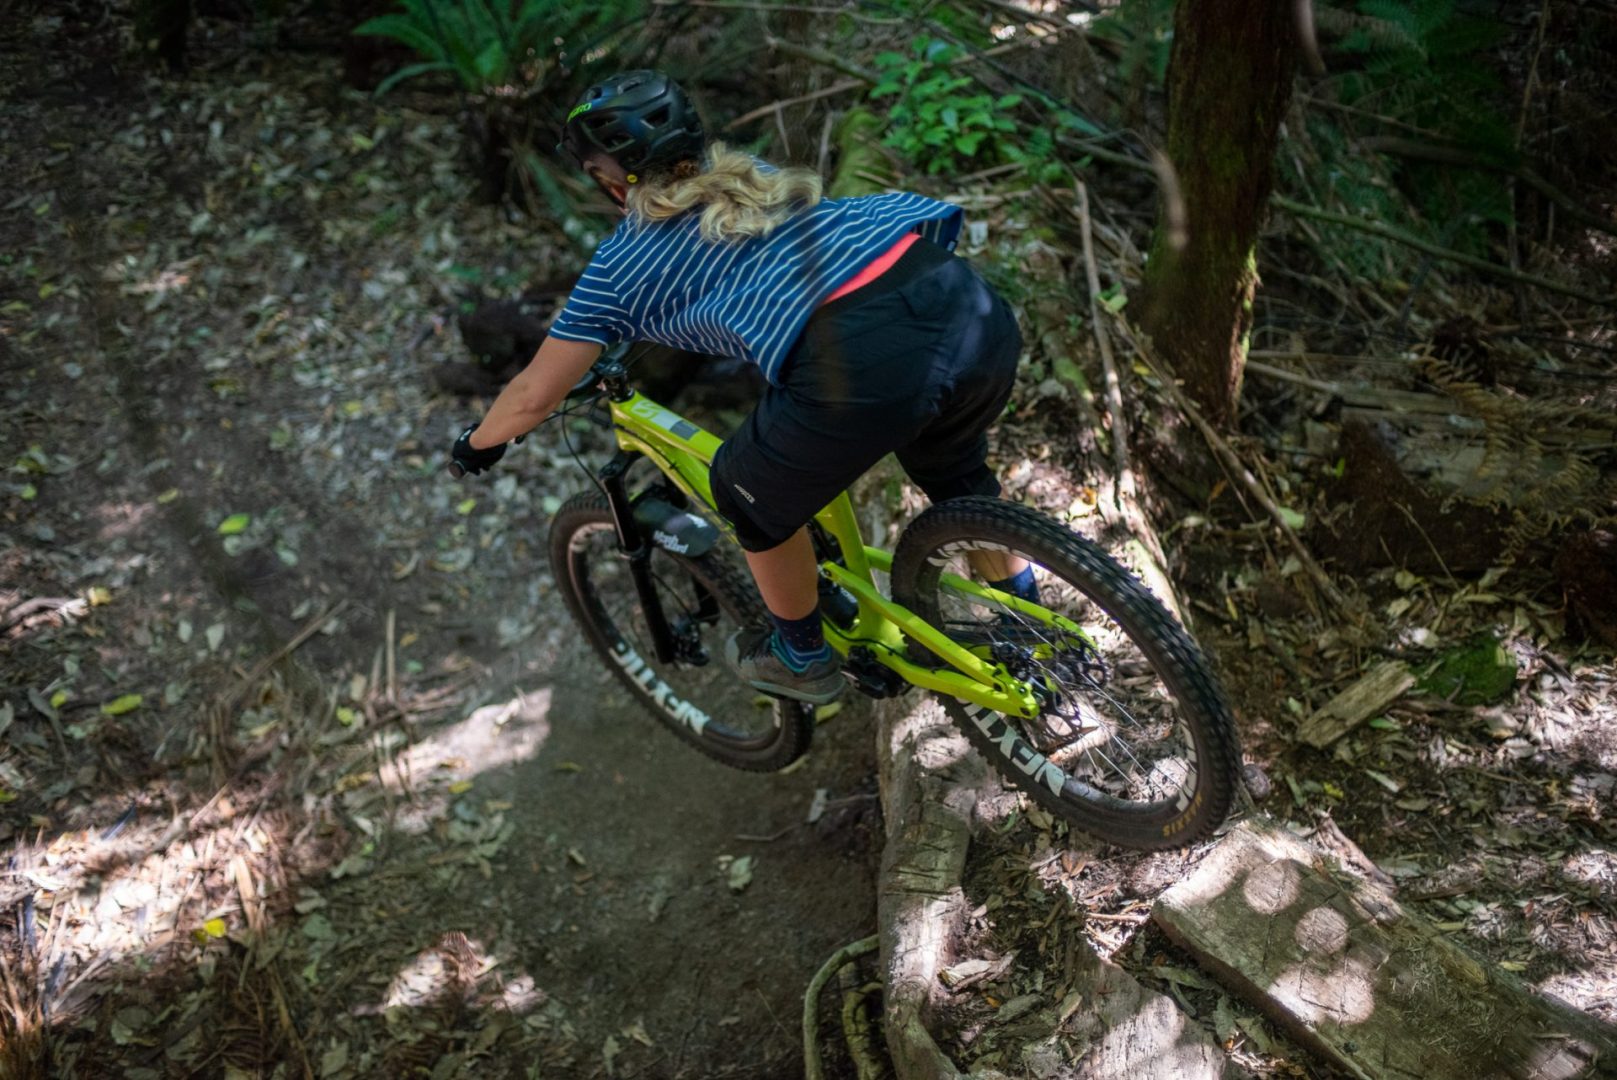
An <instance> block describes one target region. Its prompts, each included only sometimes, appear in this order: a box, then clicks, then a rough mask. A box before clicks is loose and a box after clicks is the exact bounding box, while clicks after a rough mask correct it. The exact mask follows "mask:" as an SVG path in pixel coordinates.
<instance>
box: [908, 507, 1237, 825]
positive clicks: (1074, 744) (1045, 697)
mask: <svg viewBox="0 0 1617 1080" xmlns="http://www.w3.org/2000/svg"><path fill="white" fill-rule="evenodd" d="M1016 556H1019V557H1020V558H1022V559H1026V560H1027V561H1028V562H1029V563H1031V564H1032V565H1033V571H1034V576H1035V580H1036V582H1037V585H1038V590H1039V600H1038V604H1039V606H1040V607H1041V608H1042V609H1044V610H1043V611H1038V610H1034V609H1027V608H1022V607H1020V606H1014V605H1011V604H1006V603H1004V602H1002V601H1000V600H998V599H997V598H995V597H990V596H984V595H983V594H982V593H981V592H980V591H979V590H978V589H976V588H974V587H973V586H972V585H971V579H972V578H973V576H974V575H973V567H974V564H975V565H978V566H981V565H985V564H986V565H997V566H1000V567H1001V568H1003V567H1004V566H1006V565H1008V564H1007V563H1006V562H1005V560H1006V559H1007V558H1008V557H1016ZM975 577H976V580H977V581H979V582H980V581H981V580H982V575H981V574H980V573H979V574H977V575H975ZM892 584H893V597H894V599H895V600H897V601H898V602H899V603H901V604H903V605H904V606H905V607H907V608H909V609H910V610H911V611H914V612H915V613H916V614H918V615H920V616H922V617H923V618H925V619H926V620H927V621H928V622H930V623H932V625H933V626H936V627H937V628H939V629H940V630H943V631H944V632H945V633H946V634H948V635H949V636H950V637H951V638H952V639H954V640H955V641H956V642H959V643H960V644H962V645H964V646H966V647H967V648H969V649H971V650H972V651H974V652H976V653H977V654H978V655H980V656H982V657H983V658H984V659H985V660H990V661H992V662H996V663H1001V664H1004V665H1005V666H1006V667H1007V668H1008V669H1010V671H1011V673H1012V674H1013V675H1014V676H1015V677H1016V678H1018V679H1021V680H1024V681H1025V682H1026V683H1027V684H1028V686H1029V687H1030V688H1031V689H1032V691H1033V693H1034V696H1035V697H1036V698H1037V699H1038V701H1039V703H1040V706H1041V708H1040V714H1039V716H1038V717H1036V718H1034V719H1031V720H1023V719H1019V718H1016V717H1011V716H1005V715H1002V714H999V713H996V712H993V711H992V710H989V709H986V708H983V707H982V706H978V705H972V704H968V703H966V702H962V701H959V700H957V699H954V698H944V699H943V704H944V708H945V709H946V710H947V711H948V713H949V715H950V718H951V719H953V720H954V722H955V723H956V724H958V725H959V726H960V728H961V729H962V730H963V731H964V732H965V734H966V736H967V738H969V739H970V740H971V742H972V743H973V745H975V746H976V747H977V749H978V750H979V751H981V752H982V753H983V755H984V756H986V757H987V758H988V759H989V760H990V761H991V762H993V764H994V766H995V768H996V769H997V770H998V771H999V772H1000V773H1001V774H1002V775H1004V776H1005V777H1006V778H1007V779H1008V780H1010V781H1011V782H1012V783H1013V784H1015V785H1016V786H1017V787H1019V788H1021V789H1022V790H1023V791H1025V792H1027V793H1028V794H1029V795H1030V796H1031V797H1032V798H1033V799H1034V801H1035V802H1037V803H1038V804H1039V805H1040V806H1042V807H1044V808H1045V809H1046V810H1048V811H1050V812H1051V813H1052V814H1055V815H1056V816H1058V817H1060V818H1062V819H1063V820H1065V821H1067V822H1069V823H1071V824H1072V825H1073V826H1075V827H1077V828H1080V829H1082V830H1084V831H1085V832H1087V833H1090V834H1091V835H1093V836H1095V837H1097V838H1099V839H1101V840H1105V841H1108V842H1110V843H1114V844H1117V845H1119V846H1122V847H1129V848H1136V849H1140V850H1154V849H1160V848H1170V847H1178V846H1182V845H1185V844H1189V843H1191V842H1192V841H1195V840H1198V839H1200V838H1202V837H1204V836H1206V835H1207V834H1208V833H1210V832H1211V831H1212V830H1213V829H1214V828H1215V827H1216V826H1217V825H1218V824H1219V823H1220V822H1221V821H1223V820H1224V817H1225V815H1227V814H1228V813H1229V810H1230V805H1231V802H1232V801H1233V799H1234V796H1235V790H1236V782H1237V774H1238V769H1239V763H1240V757H1241V755H1240V750H1239V748H1238V745H1237V740H1236V734H1235V721H1234V718H1233V717H1232V716H1231V714H1230V710H1229V706H1228V705H1227V704H1226V703H1225V701H1224V697H1223V695H1222V693H1220V691H1219V688H1218V684H1217V682H1216V680H1215V679H1214V678H1213V675H1212V672H1211V671H1209V670H1208V667H1207V662H1206V660H1205V659H1204V658H1203V656H1202V654H1201V652H1200V650H1199V649H1197V648H1196V645H1195V643H1194V642H1192V641H1191V640H1190V638H1189V637H1188V636H1187V635H1186V634H1185V632H1184V630H1183V629H1182V628H1181V627H1180V626H1179V624H1178V623H1177V622H1175V621H1174V619H1173V617H1172V616H1171V615H1169V614H1168V612H1167V611H1166V609H1164V608H1163V606H1162V604H1161V603H1160V602H1159V601H1158V600H1157V599H1156V597H1154V596H1152V595H1151V593H1150V592H1149V591H1147V590H1146V588H1145V586H1144V585H1142V584H1140V582H1139V581H1138V580H1137V579H1135V578H1134V577H1133V576H1132V575H1131V574H1129V573H1128V571H1126V570H1125V569H1123V568H1122V567H1121V566H1119V565H1118V564H1117V563H1116V562H1115V561H1113V560H1112V559H1111V558H1110V557H1109V556H1108V555H1107V554H1106V553H1105V552H1103V551H1101V550H1100V549H1099V548H1098V547H1096V546H1095V545H1093V544H1091V543H1090V542H1089V541H1087V540H1085V539H1084V538H1083V537H1081V536H1079V535H1078V534H1076V533H1074V532H1073V531H1071V530H1070V529H1067V528H1064V527H1063V526H1061V525H1060V524H1059V523H1057V522H1055V521H1053V520H1051V519H1050V518H1048V517H1046V516H1044V515H1043V514H1040V513H1038V512H1036V511H1034V510H1030V509H1028V508H1027V507H1024V506H1019V505H1017V504H1015V503H1009V502H1004V501H1002V500H999V499H987V498H977V497H973V498H966V499H956V500H951V501H949V502H946V503H942V504H939V505H938V506H935V507H932V508H931V509H929V510H927V511H926V512H924V513H923V514H921V515H920V516H919V517H917V518H916V519H915V521H914V522H913V523H912V524H911V525H910V527H909V528H908V529H906V530H905V532H904V535H903V537H902V538H901V539H900V541H899V544H898V548H897V550H896V551H895V552H894V555H893V574H892Z"/></svg>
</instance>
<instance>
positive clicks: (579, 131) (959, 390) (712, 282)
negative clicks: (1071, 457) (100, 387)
mask: <svg viewBox="0 0 1617 1080" xmlns="http://www.w3.org/2000/svg"><path fill="white" fill-rule="evenodd" d="M562 147H563V148H565V149H566V150H567V151H568V152H569V153H570V154H571V155H572V157H573V158H574V160H575V161H577V163H578V164H579V166H580V167H581V168H582V169H583V170H584V171H585V172H586V173H587V174H588V175H589V176H590V177H591V179H593V180H594V182H595V183H596V185H597V186H598V187H599V188H600V189H601V190H602V191H603V192H604V193H605V194H606V195H607V196H608V197H609V198H610V199H611V200H612V201H613V202H614V203H616V204H617V205H618V207H619V208H620V209H621V210H622V212H623V214H624V220H623V221H622V222H621V223H620V224H619V225H618V227H617V229H616V230H615V231H614V232H613V233H612V235H611V236H610V237H608V238H607V239H606V240H605V241H604V242H603V243H602V244H601V245H600V247H599V248H598V249H597V250H596V252H595V255H594V257H593V259H592V260H591V262H590V264H589V266H588V268H587V269H586V270H585V271H584V274H583V276H582V277H581V278H580V279H579V282H578V285H577V286H576V287H575V289H574V290H573V293H572V295H571V296H570V297H569V299H568V301H567V303H566V305H565V306H564V308H563V309H562V311H561V314H560V315H558V316H557V318H556V320H555V322H554V324H553V325H552V326H551V328H550V334H549V337H548V338H546V340H545V341H544V342H543V344H541V345H540V347H539V350H538V352H537V353H536V354H535V355H534V358H533V360H532V362H531V363H530V364H529V365H528V367H527V368H526V369H525V370H524V371H522V372H521V373H520V374H518V375H517V376H516V377H515V378H514V379H512V380H511V382H510V383H509V384H507V386H506V387H505V389H504V390H503V391H502V392H501V393H500V395H499V397H498V398H497V399H496V400H495V402H494V404H493V405H492V406H491V407H490V408H489V411H488V414H487V415H486V416H484V417H483V419H482V421H481V422H480V423H478V424H476V425H474V426H472V427H469V428H466V429H465V430H464V431H463V432H461V434H460V437H459V438H458V439H457V440H456V441H455V445H454V448H453V451H452V453H453V455H454V458H455V460H456V461H457V462H459V463H460V464H461V465H462V466H463V467H464V468H465V469H466V471H468V472H473V473H478V472H481V471H482V470H483V469H484V468H488V467H490V466H492V465H493V464H494V463H495V462H497V461H498V460H499V459H500V457H501V456H502V455H503V454H504V452H505V445H506V442H507V441H508V440H510V439H512V438H515V437H516V436H519V435H522V434H524V433H526V432H527V431H529V430H531V429H532V428H533V427H534V426H536V425H537V424H539V423H540V422H541V421H542V420H544V419H545V418H546V417H547V416H549V415H550V413H551V412H552V411H553V410H554V409H555V408H556V407H557V406H558V405H559V404H560V403H561V401H562V399H563V397H564V395H565V394H566V393H567V392H568V391H569V390H570V389H571V388H572V387H573V385H574V384H575V383H576V382H577V381H578V380H579V379H580V378H582V377H583V375H584V374H585V372H587V371H588V370H589V368H590V366H591V365H592V364H593V363H594V362H595V360H596V358H597V357H598V356H599V354H600V352H601V350H602V348H603V347H605V346H608V345H611V344H614V343H616V342H618V341H624V340H648V341H654V342H659V343H661V344H665V345H669V346H673V347H676V348H682V349H688V350H691V351H694V352H701V353H708V354H716V355H726V356H732V357H737V358H740V359H744V360H748V361H751V362H753V363H755V364H757V365H758V366H759V368H760V369H761V370H762V372H763V375H764V377H765V378H766V379H767V381H768V383H769V387H768V389H767V390H766V391H765V393H764V395H763V397H762V398H761V400H760V401H759V403H758V405H757V407H756V408H755V409H754V411H753V412H752V415H750V416H749V417H748V418H747V419H746V420H745V421H744V422H743V423H742V425H741V428H740V430H739V431H737V432H736V433H735V435H734V436H732V437H731V438H730V439H729V440H728V441H726V442H725V443H724V445H723V446H722V447H721V448H720V450H719V453H718V456H717V457H716V458H715V459H714V462H713V468H712V486H713V497H714V503H715V506H716V508H717V509H718V511H719V512H720V513H721V514H723V515H724V516H725V518H726V519H728V520H729V522H730V523H731V524H732V526H733V527H734V529H735V534H736V538H737V540H738V541H739V542H740V544H741V547H742V549H743V550H744V552H745V554H746V558H747V565H748V567H749V568H750V569H751V570H752V573H753V577H754V579H755V580H756V582H757V584H758V590H759V593H760V594H761V595H762V597H763V600H764V604H765V606H766V607H767V608H768V609H769V612H770V616H771V622H772V624H773V625H772V626H771V627H769V628H762V629H759V630H756V631H753V630H744V631H741V632H739V633H737V634H736V635H735V636H733V637H732V638H731V639H730V641H729V642H727V643H726V649H725V652H726V657H727V659H728V660H729V661H730V664H731V666H732V667H734V668H736V670H737V671H738V672H739V673H740V674H741V675H742V677H743V678H745V679H746V680H747V681H748V682H750V683H751V684H752V685H753V686H754V687H757V688H758V689H760V690H763V691H765V692H767V693H771V694H777V695H780V696H785V697H792V698H797V699H799V700H803V701H809V702H814V703H817V704H824V703H827V702H829V701H831V700H833V699H834V698H836V697H837V696H838V694H840V693H841V691H842V689H843V686H844V685H845V683H844V680H843V679H842V677H841V675H840V673H839V668H840V662H839V659H838V657H837V654H836V653H834V652H833V651H832V650H831V649H830V647H829V646H828V645H827V644H826V642H825V638H824V635H823V633H822V630H821V623H820V613H819V589H818V575H817V565H816V560H815V556H814V551H813V546H812V543H811V542H810V539H809V536H808V532H807V530H806V528H805V526H806V525H807V523H808V522H809V521H810V520H811V519H812V518H813V516H814V514H815V513H816V512H818V511H819V510H820V509H821V508H823V507H824V506H825V505H826V504H827V503H829V502H830V501H831V500H832V499H833V498H835V497H836V495H837V494H838V493H839V492H841V491H843V490H844V489H845V488H847V487H848V486H849V485H850V484H852V483H853V481H855V480H856V479H858V477H859V476H861V475H862V474H863V473H865V472H866V471H867V470H868V469H870V467H871V466H873V465H875V464H876V462H878V461H879V460H881V458H882V457H884V456H885V455H887V454H888V453H896V454H897V456H898V460H899V463H900V464H901V465H902V466H903V467H904V470H905V472H907V473H908V474H909V476H910V477H911V479H913V480H914V481H915V483H916V484H917V485H918V486H919V487H920V488H921V490H922V491H923V492H925V493H926V495H927V497H928V498H929V499H931V500H932V501H933V502H939V501H942V500H944V499H950V498H956V497H959V496H963V495H990V496H993V495H998V494H999V491H1000V486H999V481H998V480H997V479H996V478H995V476H994V474H993V473H992V472H990V471H989V469H988V466H987V464H986V460H985V457H986V451H987V439H986V436H985V432H986V431H987V429H988V427H989V426H990V425H991V424H992V423H993V421H994V420H995V418H997V417H998V416H999V414H1000V413H1001V412H1002V411H1003V409H1004V407H1005V402H1006V400H1007V398H1008V397H1009V395H1010V392H1011V386H1012V382H1013V381H1014V377H1015V372H1016V364H1017V360H1018V358H1019V356H1020V353H1021V335H1020V333H1019V331H1018V329H1017V325H1016V319H1015V317H1014V316H1013V315H1012V313H1011V311H1010V309H1009V307H1008V306H1007V305H1006V304H1005V302H1004V301H1003V300H1001V299H1000V298H999V297H998V296H997V295H996V294H995V293H994V292H993V291H992V290H991V289H990V288H989V287H988V286H987V285H986V284H985V283H984V282H983V280H982V279H981V278H980V277H979V276H978V275H977V274H976V273H975V272H974V271H973V270H972V269H971V268H970V267H969V266H968V265H967V264H966V263H965V262H964V261H963V260H961V259H958V258H956V257H954V256H953V255H952V254H951V251H952V249H953V247H954V244H955V241H956V239H957V237H958V236H959V234H960V229H961V219H962V214H961V211H960V210H959V208H957V207H955V206H951V205H949V204H948V203H944V202H939V201H937V200H935V199H930V198H926V197H924V196H921V195H915V194H909V193H903V192H895V193H889V194H883V195H868V196H862V197H858V198H850V199H825V198H822V197H821V194H820V179H819V177H818V176H816V175H814V174H813V173H812V172H810V171H808V170H805V169H796V168H784V169H777V168H774V167H772V166H769V165H766V164H764V163H762V162H759V161H757V160H756V159H754V158H752V157H751V156H749V155H746V154H742V153H739V152H737V151H734V150H731V149H729V148H727V147H725V146H724V145H723V144H722V143H718V142H712V143H710V142H709V141H708V140H707V139H706V137H705V135H704V133H703V130H702V124H701V121H700V119H699V118H698V116H697V114H696V110H695V108H694V107H693V106H692V104H691V102H690V100H689V98H687V97H686V95H685V93H684V91H683V90H681V89H680V87H679V86H678V85H677V84H676V83H675V82H674V81H673V80H672V79H670V78H669V77H668V76H667V75H664V74H662V73H660V72H655V71H629V72H624V73H622V74H619V75H615V76H613V77H612V78H609V79H607V80H605V81H604V82H601V83H599V84H597V85H595V86H592V87H590V88H589V90H587V91H585V93H584V95H583V97H582V98H581V99H580V100H579V102H578V103H577V105H576V106H575V107H574V108H573V110H572V111H571V112H570V113H569V114H568V118H567V122H566V125H565V127H564V128H563V133H562ZM969 557H970V559H971V562H972V566H973V569H974V570H975V571H976V572H977V573H978V574H979V575H980V576H982V577H984V578H985V579H987V580H988V581H989V583H990V584H991V585H993V586H994V587H996V588H999V589H1001V590H1003V591H1005V592H1009V593H1012V594H1013V595H1017V596H1021V597H1022V598H1024V599H1028V600H1034V601H1036V600H1037V595H1038V594H1037V587H1036V586H1035V584H1034V581H1033V573H1032V570H1031V568H1030V567H1029V565H1028V564H1027V562H1025V561H1024V560H1022V559H1019V558H1016V557H1014V556H1009V555H1002V554H999V553H997V552H992V551H973V552H972V553H971V554H970V556H969Z"/></svg>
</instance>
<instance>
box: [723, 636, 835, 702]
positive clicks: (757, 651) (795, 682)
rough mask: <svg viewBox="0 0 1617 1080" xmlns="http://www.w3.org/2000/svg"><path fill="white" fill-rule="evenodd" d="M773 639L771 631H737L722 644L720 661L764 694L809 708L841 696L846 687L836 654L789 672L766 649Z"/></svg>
mask: <svg viewBox="0 0 1617 1080" xmlns="http://www.w3.org/2000/svg"><path fill="white" fill-rule="evenodd" d="M774 636H775V635H774V631H772V630H738V631H736V632H735V633H734V634H731V635H730V640H729V641H726V642H725V643H724V658H725V660H726V661H728V662H729V664H730V667H731V668H733V669H734V670H735V673H736V674H737V675H740V676H741V677H742V678H743V679H745V680H747V682H748V683H749V684H750V685H751V686H753V687H755V688H756V689H759V690H762V691H763V692H764V693H766V694H773V695H774V696H776V697H787V698H794V699H796V700H798V701H807V702H809V703H810V704H813V705H829V704H830V703H831V702H833V701H835V700H836V699H837V698H839V697H841V696H842V691H843V689H844V688H845V687H846V686H847V685H848V684H847V680H845V679H844V678H843V677H842V660H841V658H840V657H838V656H837V654H836V653H834V652H833V653H832V654H831V658H830V659H829V660H821V661H819V662H817V663H813V664H810V665H809V666H808V667H807V668H805V669H804V670H803V671H801V672H798V671H793V670H792V669H791V668H789V667H787V666H786V664H785V662H784V661H782V660H781V658H780V657H778V656H776V655H775V650H774V649H772V648H770V646H769V642H770V639H771V638H773V637H774Z"/></svg>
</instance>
